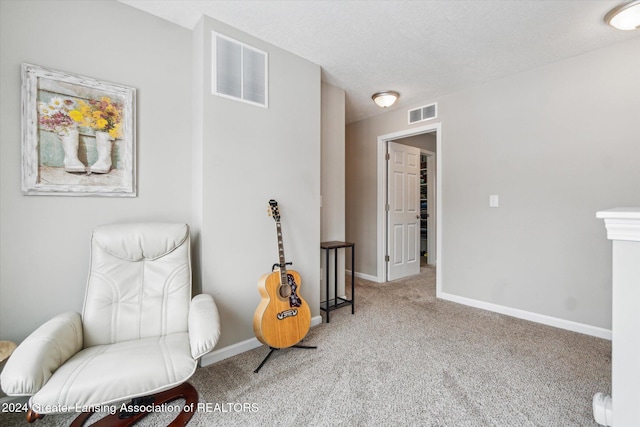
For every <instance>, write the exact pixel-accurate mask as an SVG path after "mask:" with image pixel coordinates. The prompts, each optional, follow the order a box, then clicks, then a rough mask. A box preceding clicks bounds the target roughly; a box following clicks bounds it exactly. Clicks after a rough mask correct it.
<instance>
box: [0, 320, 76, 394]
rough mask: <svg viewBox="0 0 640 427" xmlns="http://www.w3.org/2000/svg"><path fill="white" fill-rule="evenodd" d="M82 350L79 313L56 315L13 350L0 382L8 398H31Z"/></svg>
mask: <svg viewBox="0 0 640 427" xmlns="http://www.w3.org/2000/svg"><path fill="white" fill-rule="evenodd" d="M81 349H82V320H81V318H80V314H78V313H74V312H68V313H63V314H59V315H58V316H56V317H54V318H52V319H51V320H49V321H48V322H46V323H44V324H43V325H42V326H40V327H39V328H38V329H36V330H35V331H33V332H32V333H31V335H29V336H28V337H27V338H26V339H25V340H24V341H23V342H22V343H21V344H20V345H19V346H18V348H16V349H15V351H14V352H13V354H12V355H11V357H10V358H9V360H7V364H6V365H5V367H4V369H3V370H2V375H1V376H0V383H1V384H2V390H3V391H4V392H5V393H6V394H7V395H9V396H32V395H34V394H35V393H37V392H38V390H40V389H41V388H42V386H43V385H44V384H45V383H46V382H47V381H48V380H49V378H51V375H52V374H53V373H54V372H55V371H56V370H57V369H58V368H59V367H60V366H61V365H62V364H63V363H65V362H66V361H67V360H69V358H71V356H73V355H74V354H76V353H77V352H78V351H80V350H81Z"/></svg>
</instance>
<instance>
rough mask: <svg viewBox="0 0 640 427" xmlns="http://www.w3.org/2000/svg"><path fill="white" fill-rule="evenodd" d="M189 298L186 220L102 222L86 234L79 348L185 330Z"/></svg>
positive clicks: (189, 268) (189, 277) (189, 272)
mask: <svg viewBox="0 0 640 427" xmlns="http://www.w3.org/2000/svg"><path fill="white" fill-rule="evenodd" d="M190 301H191V256H190V240H189V226H188V225H187V224H168V223H139V224H117V225H106V226H101V227H98V228H96V229H95V230H94V231H93V235H92V237H91V263H90V269H89V279H88V282H87V291H86V295H85V301H84V308H83V311H82V323H83V329H84V347H85V348H86V347H90V346H94V345H98V344H112V343H115V342H119V341H128V340H135V339H140V338H147V337H153V336H160V335H167V334H171V333H176V332H185V331H187V329H188V326H187V319H188V314H189V304H190Z"/></svg>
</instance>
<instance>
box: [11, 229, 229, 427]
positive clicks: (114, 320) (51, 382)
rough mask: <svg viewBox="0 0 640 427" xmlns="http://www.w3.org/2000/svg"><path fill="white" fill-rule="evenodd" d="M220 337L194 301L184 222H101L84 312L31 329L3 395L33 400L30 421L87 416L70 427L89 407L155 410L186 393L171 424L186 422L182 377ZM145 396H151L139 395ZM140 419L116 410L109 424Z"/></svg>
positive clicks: (211, 306)
mask: <svg viewBox="0 0 640 427" xmlns="http://www.w3.org/2000/svg"><path fill="white" fill-rule="evenodd" d="M219 335H220V321H219V316H218V310H217V308H216V305H215V303H214V301H213V298H212V297H211V296H209V295H205V294H201V295H197V296H196V297H194V298H193V299H192V298H191V257H190V237H189V227H188V225H186V224H166V223H142V224H120V225H107V226H101V227H98V228H96V229H95V230H94V232H93V235H92V239H91V261H90V271H89V278H88V282H87V289H86V294H85V301H84V307H83V310H82V315H80V314H79V313H74V312H69V313H64V314H61V315H58V316H56V317H54V318H53V319H51V320H49V321H48V322H46V323H45V324H44V325H42V326H41V327H39V328H38V329H37V330H35V331H34V332H33V333H32V334H31V335H30V336H29V337H27V338H26V339H25V340H24V341H23V342H22V343H21V344H20V345H19V346H18V348H17V349H16V350H15V351H14V353H13V355H12V356H11V357H10V358H9V360H8V361H7V364H6V366H5V368H4V370H3V371H2V376H1V378H0V383H1V384H2V389H3V390H4V392H5V393H6V394H7V395H10V396H31V398H30V399H29V407H30V410H29V412H28V414H27V420H28V421H29V422H32V421H34V420H35V419H38V418H42V417H43V416H44V415H45V414H51V413H63V412H83V413H84V414H81V415H80V416H79V417H78V418H77V419H76V421H75V422H74V424H72V425H82V424H83V423H84V421H85V420H86V419H87V418H89V417H90V416H91V414H92V411H94V410H97V411H104V410H105V408H113V407H117V408H118V409H119V406H118V405H121V402H125V403H127V402H126V401H127V400H129V399H133V400H132V403H136V404H142V405H141V406H145V405H147V407H148V408H151V406H149V404H150V402H153V405H156V406H158V405H161V404H162V403H166V402H170V401H172V400H175V399H178V398H182V399H185V400H186V402H187V403H186V404H185V408H187V409H185V410H183V411H182V412H180V414H179V415H178V417H177V418H176V420H175V421H174V422H173V423H172V424H171V425H172V426H173V425H185V424H186V423H187V422H188V421H189V420H190V419H191V416H192V415H193V412H192V411H191V412H190V411H189V410H188V405H189V404H190V403H195V404H196V405H197V401H198V395H197V392H196V391H195V389H194V388H193V387H192V386H191V385H190V384H188V383H187V382H186V381H187V380H188V379H189V378H190V377H191V376H192V375H193V373H194V372H195V370H196V367H197V365H198V360H199V358H200V357H201V356H203V355H204V354H206V353H208V352H209V351H211V350H212V349H213V347H214V346H215V344H216V342H217V340H218V337H219ZM149 395H153V396H152V398H153V399H154V400H153V401H152V400H150V399H149V398H148V397H147V398H144V399H141V397H142V396H149ZM144 415H146V413H144V412H142V413H129V414H115V415H112V416H111V418H112V420H111V421H110V422H112V421H114V420H113V419H115V420H116V421H118V420H121V421H122V422H123V424H122V425H130V424H132V423H133V422H135V421H137V419H139V418H141V417H142V416H144ZM123 417H128V418H123ZM102 421H104V419H103V420H100V422H102ZM96 425H97V424H96ZM108 425H116V424H108Z"/></svg>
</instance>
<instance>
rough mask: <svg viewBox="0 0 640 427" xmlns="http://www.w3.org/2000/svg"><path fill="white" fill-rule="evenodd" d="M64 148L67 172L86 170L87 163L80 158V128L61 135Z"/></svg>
mask: <svg viewBox="0 0 640 427" xmlns="http://www.w3.org/2000/svg"><path fill="white" fill-rule="evenodd" d="M60 141H61V142H62V149H63V150H64V170H65V171H67V172H86V171H87V168H86V167H85V165H84V164H83V163H82V162H81V161H80V160H78V129H71V130H69V131H68V132H67V134H66V135H65V134H61V135H60Z"/></svg>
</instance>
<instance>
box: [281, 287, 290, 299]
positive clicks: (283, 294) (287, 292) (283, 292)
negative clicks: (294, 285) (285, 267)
mask: <svg viewBox="0 0 640 427" xmlns="http://www.w3.org/2000/svg"><path fill="white" fill-rule="evenodd" d="M289 295H291V286H288V285H287V286H280V296H281V297H282V298H289Z"/></svg>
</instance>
